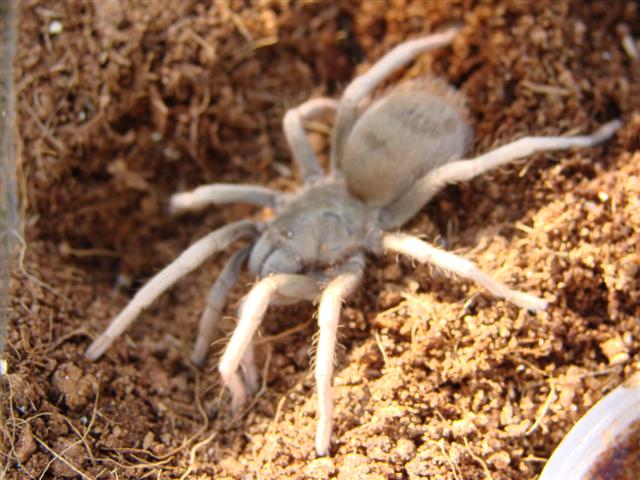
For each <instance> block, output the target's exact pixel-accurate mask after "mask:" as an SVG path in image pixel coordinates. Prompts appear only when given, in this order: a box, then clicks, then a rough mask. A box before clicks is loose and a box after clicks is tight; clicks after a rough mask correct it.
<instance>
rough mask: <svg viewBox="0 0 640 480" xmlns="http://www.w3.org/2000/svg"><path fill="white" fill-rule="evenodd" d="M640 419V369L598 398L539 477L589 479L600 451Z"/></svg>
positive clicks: (567, 479)
mask: <svg viewBox="0 0 640 480" xmlns="http://www.w3.org/2000/svg"><path fill="white" fill-rule="evenodd" d="M638 420H640V371H639V372H636V373H634V374H633V375H631V377H629V378H628V379H627V380H626V381H625V382H624V383H623V384H622V385H620V386H619V387H617V388H615V389H614V390H613V391H611V392H610V393H608V394H607V395H606V396H604V397H603V398H602V399H601V400H600V401H599V402H597V403H596V404H595V405H594V406H593V407H592V408H591V409H590V410H589V411H588V412H587V413H586V415H585V416H583V417H582V418H581V419H580V420H579V421H578V423H576V424H575V425H574V426H573V428H572V429H571V430H570V431H569V433H568V434H567V436H566V437H565V438H564V439H563V440H562V442H560V445H559V446H558V447H557V448H556V450H555V451H554V452H553V455H551V458H550V459H549V461H548V462H547V464H546V465H545V467H544V470H543V471H542V474H541V475H540V478H539V480H587V479H588V478H589V473H590V471H591V469H592V468H593V467H594V466H595V465H596V463H597V462H598V461H599V460H600V455H601V454H602V453H604V452H605V451H606V450H608V449H610V448H611V447H612V446H615V444H616V443H617V441H619V440H622V439H623V438H622V435H624V434H625V433H627V430H628V428H629V426H630V425H631V424H632V423H634V422H636V421H638Z"/></svg>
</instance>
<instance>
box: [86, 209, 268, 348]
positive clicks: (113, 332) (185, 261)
mask: <svg viewBox="0 0 640 480" xmlns="http://www.w3.org/2000/svg"><path fill="white" fill-rule="evenodd" d="M255 234H256V224H255V223H254V222H250V221H247V220H243V221H240V222H234V223H231V224H229V225H226V226H224V227H222V228H219V229H217V230H215V231H213V232H211V233H210V234H209V235H207V236H205V237H203V238H201V239H200V240H198V241H197V242H195V243H194V244H193V245H191V246H190V247H189V248H187V249H186V250H185V251H184V252H182V253H181V254H180V255H179V256H178V258H176V259H175V260H174V261H173V262H171V263H170V264H169V265H167V266H166V267H165V268H163V269H162V270H161V271H160V272H159V273H158V274H156V275H155V276H154V277H153V278H152V279H151V280H149V281H148V282H147V284H146V285H145V286H144V287H142V288H141V289H140V290H139V291H138V293H136V295H135V296H134V297H133V300H131V302H129V304H128V305H127V306H126V307H125V308H124V310H122V312H120V314H119V315H118V316H117V317H116V318H114V319H113V320H112V321H111V324H110V325H109V327H108V328H107V329H106V330H105V331H104V332H103V333H102V334H101V335H100V336H99V337H98V338H97V339H96V340H95V341H94V342H93V343H92V344H91V345H90V346H89V348H88V349H87V351H86V352H85V355H86V356H87V357H88V358H89V359H90V360H96V359H97V358H98V357H100V355H102V354H103V353H104V352H105V350H106V349H107V348H109V346H111V344H112V343H113V342H114V340H115V339H116V338H118V337H119V336H120V335H121V334H122V332H124V331H125V330H126V329H127V327H129V325H131V323H133V321H134V320H135V319H136V317H137V316H138V315H140V313H141V312H142V310H144V309H145V308H146V307H148V306H149V305H150V304H151V303H152V302H153V301H154V300H155V299H156V298H158V297H159V296H160V295H161V294H162V293H163V292H164V291H165V290H166V289H168V288H169V287H170V286H172V285H173V284H174V283H176V282H177V281H178V280H179V279H180V278H182V277H184V276H185V275H186V274H188V273H190V272H191V271H193V270H195V269H196V268H197V267H199V266H200V264H202V262H204V261H205V260H206V259H207V258H208V257H209V256H211V255H213V254H214V253H216V252H219V251H220V250H223V249H225V248H227V247H228V246H229V245H230V244H231V243H232V242H234V241H236V240H238V239H239V238H241V237H246V236H253V235H255Z"/></svg>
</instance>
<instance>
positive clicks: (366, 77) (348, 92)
mask: <svg viewBox="0 0 640 480" xmlns="http://www.w3.org/2000/svg"><path fill="white" fill-rule="evenodd" d="M459 31H460V27H451V28H448V29H447V30H443V31H442V32H438V33H434V34H432V35H429V36H426V37H422V38H417V39H415V40H409V41H406V42H404V43H401V44H400V45H397V46H396V47H395V48H393V49H392V50H391V51H390V52H388V53H387V54H386V55H384V56H383V57H382V58H381V59H380V60H378V61H377V62H376V63H375V65H373V67H371V68H370V69H369V71H368V72H366V73H364V74H362V75H360V76H359V77H356V78H355V79H354V80H353V81H352V82H351V83H350V84H349V86H348V87H347V88H346V89H345V91H344V93H343V95H342V98H341V99H340V104H339V106H338V113H337V116H336V121H335V126H334V129H333V142H332V144H331V173H334V172H335V171H336V169H337V168H339V167H340V165H339V159H340V158H341V156H342V147H343V145H344V142H345V140H346V139H347V137H348V135H349V132H350V131H351V128H352V127H353V125H354V124H355V122H356V119H357V114H358V104H359V103H360V101H361V100H363V99H364V98H365V97H366V96H367V95H369V94H370V93H371V92H372V91H373V90H374V89H375V88H376V87H377V86H378V85H380V83H382V81H383V80H384V79H385V78H387V77H388V76H389V75H391V74H392V73H394V72H395V71H396V70H398V69H400V68H402V67H403V66H405V65H406V64H407V63H409V62H410V61H411V60H413V59H414V58H415V57H417V56H418V55H420V54H421V53H423V52H426V51H428V50H433V49H436V48H440V47H444V46H446V45H448V44H450V43H451V42H452V41H453V39H454V37H455V36H456V34H457V33H458V32H459Z"/></svg>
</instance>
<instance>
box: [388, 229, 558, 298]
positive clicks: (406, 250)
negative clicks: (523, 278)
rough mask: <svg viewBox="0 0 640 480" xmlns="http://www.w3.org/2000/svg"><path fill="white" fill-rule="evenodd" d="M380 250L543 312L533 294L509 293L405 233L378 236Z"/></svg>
mask: <svg viewBox="0 0 640 480" xmlns="http://www.w3.org/2000/svg"><path fill="white" fill-rule="evenodd" d="M382 248H383V249H385V250H389V251H392V252H397V253H401V254H403V255H406V256H408V257H411V258H414V259H416V260H417V261H419V262H420V263H430V264H432V265H435V266H436V267H439V268H441V269H442V270H445V271H448V272H452V273H455V274H456V275H459V276H460V277H462V278H466V279H469V280H473V281H475V282H476V283H479V284H480V285H482V286H483V287H484V288H486V289H487V290H489V291H490V292H491V293H492V294H493V295H495V296H496V297H500V298H504V299H506V300H509V301H510V302H511V303H513V304H515V305H517V306H518V307H520V308H526V309H527V310H544V309H545V308H547V304H548V302H547V301H546V300H544V299H542V298H539V297H536V296H534V295H531V294H528V293H525V292H520V291H517V290H511V289H510V288H509V287H507V286H506V285H505V284H504V283H502V282H499V281H497V280H495V279H493V278H491V277H490V276H489V275H487V274H486V273H484V272H483V271H482V270H480V269H479V268H478V267H477V266H476V265H475V264H474V263H473V262H470V261H469V260H466V259H464V258H462V257H459V256H457V255H454V254H453V253H449V252H446V251H444V250H440V249H439V248H436V247H434V246H432V245H429V244H428V243H426V242H423V241H422V240H420V239H419V238H417V237H414V236H412V235H408V234H406V233H385V234H384V235H383V236H382Z"/></svg>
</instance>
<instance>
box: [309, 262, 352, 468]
mask: <svg viewBox="0 0 640 480" xmlns="http://www.w3.org/2000/svg"><path fill="white" fill-rule="evenodd" d="M341 270H342V271H343V273H341V274H340V275H338V276H337V277H335V278H333V279H332V280H331V281H330V282H329V285H328V286H327V288H326V289H325V290H324V291H323V292H322V296H321V297H320V306H319V308H318V326H319V330H320V336H319V338H318V349H317V352H316V370H315V376H316V388H317V389H318V426H317V429H316V453H317V454H318V455H319V456H324V455H327V454H328V453H329V444H330V441H331V431H332V428H333V388H332V380H333V366H334V362H335V349H336V337H337V333H338V322H339V321H340V311H341V309H342V302H343V301H344V300H345V299H346V298H347V297H349V296H350V295H351V294H352V293H353V292H354V291H355V289H356V288H357V287H358V285H359V284H360V282H361V280H362V272H363V270H364V256H363V255H361V254H359V255H356V256H354V257H352V258H351V259H350V260H348V261H347V262H346V263H345V264H344V265H343V266H342V268H341Z"/></svg>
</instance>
